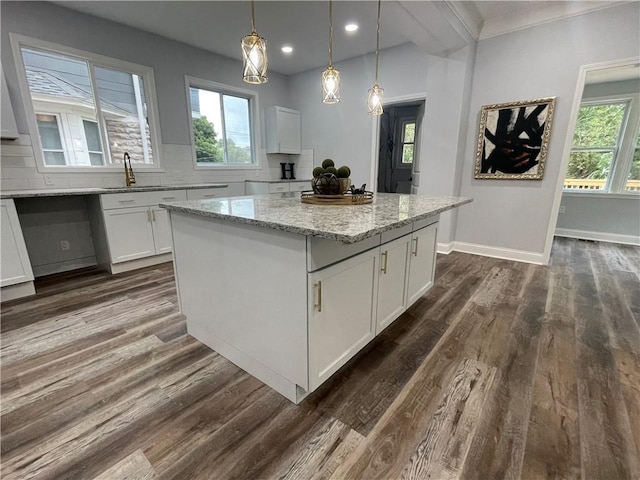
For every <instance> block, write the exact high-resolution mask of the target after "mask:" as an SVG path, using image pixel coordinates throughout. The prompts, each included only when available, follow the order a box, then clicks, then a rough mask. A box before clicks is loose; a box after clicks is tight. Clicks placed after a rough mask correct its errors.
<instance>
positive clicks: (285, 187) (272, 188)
mask: <svg viewBox="0 0 640 480" xmlns="http://www.w3.org/2000/svg"><path fill="white" fill-rule="evenodd" d="M288 191H289V184H288V183H270V184H269V193H281V192H288Z"/></svg>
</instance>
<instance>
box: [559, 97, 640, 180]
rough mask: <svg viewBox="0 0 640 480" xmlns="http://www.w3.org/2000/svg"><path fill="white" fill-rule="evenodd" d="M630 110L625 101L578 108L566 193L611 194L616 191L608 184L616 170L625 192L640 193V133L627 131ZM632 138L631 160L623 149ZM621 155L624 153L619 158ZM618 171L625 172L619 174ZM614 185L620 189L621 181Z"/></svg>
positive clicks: (627, 151) (566, 178)
mask: <svg viewBox="0 0 640 480" xmlns="http://www.w3.org/2000/svg"><path fill="white" fill-rule="evenodd" d="M629 109H630V103H629V101H626V100H625V101H623V100H620V101H615V102H610V103H593V104H584V105H582V106H581V107H580V110H579V112H578V120H577V123H576V129H575V132H574V135H573V145H572V147H571V154H570V158H569V165H568V167H567V174H566V177H565V185H564V187H565V189H570V190H571V189H581V190H600V191H605V190H608V191H611V189H612V188H615V187H611V186H610V185H609V184H610V183H611V179H612V178H613V177H614V172H615V171H616V170H618V172H617V173H615V176H616V177H618V178H620V177H622V178H623V179H624V181H623V186H622V188H623V189H624V190H626V191H638V190H640V147H639V144H640V133H638V132H633V131H630V129H629V128H626V124H627V123H629V122H627V118H626V117H627V115H628V110H629ZM631 123H632V122H631ZM626 130H627V131H626ZM632 135H633V136H634V137H635V138H634V139H633V144H632V145H633V146H634V147H635V148H634V150H633V158H631V159H630V158H629V149H628V148H627V147H625V148H622V146H623V144H626V145H629V140H630V139H629V136H632ZM625 138H626V140H625ZM621 151H624V152H626V153H624V154H623V155H621V154H620V152H621ZM621 168H623V169H624V171H620V169H621ZM627 168H628V170H627ZM616 184H618V185H620V181H616ZM620 188H621V186H618V187H617V189H618V191H620Z"/></svg>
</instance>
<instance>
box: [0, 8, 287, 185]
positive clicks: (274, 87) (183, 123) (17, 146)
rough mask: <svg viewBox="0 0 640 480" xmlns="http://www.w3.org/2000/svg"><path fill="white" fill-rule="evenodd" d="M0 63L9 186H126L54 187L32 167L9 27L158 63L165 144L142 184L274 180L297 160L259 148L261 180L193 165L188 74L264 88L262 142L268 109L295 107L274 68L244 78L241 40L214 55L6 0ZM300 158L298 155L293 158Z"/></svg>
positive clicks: (66, 177)
mask: <svg viewBox="0 0 640 480" xmlns="http://www.w3.org/2000/svg"><path fill="white" fill-rule="evenodd" d="M0 8H1V19H0V20H1V27H2V29H1V31H2V37H1V41H2V42H1V43H2V65H3V69H4V73H5V75H6V77H7V83H8V87H9V93H10V97H11V102H12V105H13V110H14V113H15V117H16V121H17V126H18V131H19V132H20V134H21V138H20V139H19V140H18V141H15V142H12V141H3V142H2V150H3V152H2V167H3V168H2V180H1V182H2V183H1V187H2V189H5V190H19V189H27V188H31V189H34V188H35V189H42V188H68V187H103V186H104V187H113V186H119V185H122V184H123V182H124V176H123V174H122V173H121V172H120V171H117V172H115V173H75V174H74V173H55V172H54V173H50V174H49V173H48V172H47V175H49V176H50V177H51V179H52V180H53V185H45V182H44V174H42V173H39V172H38V171H37V170H36V168H35V160H34V157H33V150H32V147H31V137H30V136H29V130H28V127H27V121H26V112H25V109H24V105H23V103H22V96H21V95H20V90H19V87H18V79H17V76H16V67H15V63H14V59H13V54H12V52H11V44H10V42H9V32H14V33H18V34H21V35H25V36H28V37H31V38H36V39H40V40H45V41H48V42H52V43H55V44H59V45H63V46H68V47H72V48H77V49H79V50H83V51H88V52H92V53H97V54H101V55H105V56H109V57H112V58H116V59H121V60H126V61H129V62H133V63H138V64H141V65H146V66H149V67H152V68H153V71H154V77H155V85H156V91H157V100H158V110H159V117H160V133H161V141H162V158H161V167H162V168H163V169H164V172H163V173H152V172H149V173H144V171H143V170H142V169H141V168H138V169H137V170H136V179H137V180H138V183H139V184H142V185H150V184H155V185H158V184H188V183H199V182H234V181H244V180H245V179H255V178H270V177H271V176H273V172H274V169H269V168H264V167H270V166H275V167H277V168H278V169H279V164H278V162H281V161H294V160H292V158H293V157H296V156H289V155H282V156H281V155H269V159H268V161H267V156H266V154H265V153H264V148H262V149H261V155H260V157H261V158H260V160H261V163H262V166H263V168H262V170H260V171H259V175H258V176H257V177H256V172H255V171H253V170H251V171H238V170H226V171H215V172H211V171H203V170H195V169H194V167H193V159H192V152H191V138H190V136H189V129H188V125H189V122H190V118H189V117H188V113H187V98H186V94H185V83H184V76H185V75H190V76H193V77H197V78H203V79H207V80H211V81H214V82H218V83H222V84H226V85H232V86H236V87H240V88H243V89H253V90H255V91H257V92H258V93H259V104H260V110H261V114H260V117H261V125H260V126H259V132H260V138H261V142H260V143H261V146H262V147H264V131H263V128H262V123H263V122H262V119H264V114H263V110H264V109H265V108H266V107H269V106H272V105H281V106H285V107H290V106H291V100H290V96H289V92H288V81H287V78H286V77H284V76H282V75H279V74H277V73H275V72H269V83H267V84H266V85H261V86H258V87H254V86H251V85H249V84H246V83H244V82H243V81H242V62H241V61H240V58H241V52H240V37H238V59H237V60H236V59H231V58H227V57H223V56H220V55H216V54H213V53H210V52H207V51H205V50H201V49H198V48H195V47H191V46H188V45H186V44H183V43H179V42H176V41H173V40H169V39H167V38H164V37H161V36H158V35H154V34H150V33H146V32H143V31H141V30H137V29H135V28H131V27H127V26H124V25H120V24H117V23H114V22H111V21H108V20H103V19H100V18H97V17H93V16H90V15H85V14H82V13H79V12H75V11H73V10H69V9H67V8H63V7H60V6H58V5H53V4H51V3H45V2H5V1H3V2H2V4H1V6H0ZM296 160H297V159H296Z"/></svg>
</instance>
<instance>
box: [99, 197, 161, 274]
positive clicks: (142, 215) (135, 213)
mask: <svg viewBox="0 0 640 480" xmlns="http://www.w3.org/2000/svg"><path fill="white" fill-rule="evenodd" d="M104 222H105V228H106V232H107V240H108V242H109V249H110V251H111V262H112V263H118V262H128V261H129V260H136V259H138V258H144V257H149V256H151V255H155V254H156V247H155V242H154V240H153V224H152V223H151V215H150V213H149V208H148V207H134V208H121V209H118V210H106V211H105V212H104Z"/></svg>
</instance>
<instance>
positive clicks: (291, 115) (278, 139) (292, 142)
mask: <svg viewBox="0 0 640 480" xmlns="http://www.w3.org/2000/svg"><path fill="white" fill-rule="evenodd" d="M264 116H265V136H266V140H267V153H289V154H299V153H301V139H300V112H298V111H297V110H291V109H289V108H284V107H269V108H267V109H265V112H264Z"/></svg>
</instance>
